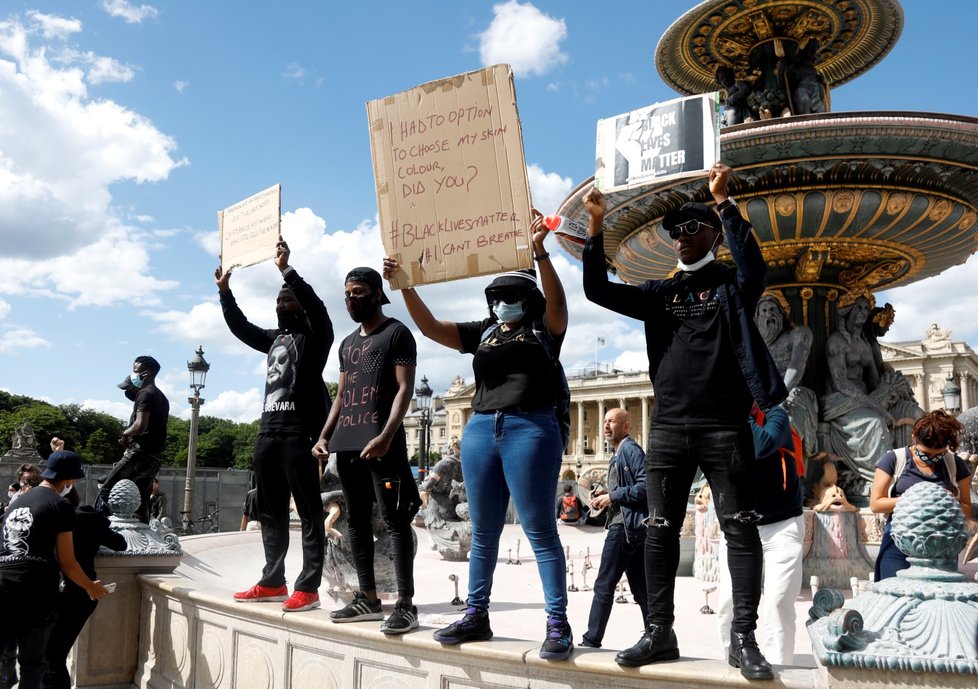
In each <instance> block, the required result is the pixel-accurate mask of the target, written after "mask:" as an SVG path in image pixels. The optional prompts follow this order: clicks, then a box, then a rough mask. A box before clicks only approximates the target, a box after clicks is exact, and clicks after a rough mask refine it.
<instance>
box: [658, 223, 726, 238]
mask: <svg viewBox="0 0 978 689" xmlns="http://www.w3.org/2000/svg"><path fill="white" fill-rule="evenodd" d="M704 227H709V228H710V229H711V230H716V228H715V227H713V225H709V224H707V223H705V222H701V221H699V220H687V221H686V222H681V223H676V225H675V226H673V227H671V228H669V239H679V238H680V237H682V236H683V233H684V232H685V233H686V234H688V235H689V236H690V237H692V236H693V235H694V234H696V233H697V232H699V231H700V230H701V229H702V228H704Z"/></svg>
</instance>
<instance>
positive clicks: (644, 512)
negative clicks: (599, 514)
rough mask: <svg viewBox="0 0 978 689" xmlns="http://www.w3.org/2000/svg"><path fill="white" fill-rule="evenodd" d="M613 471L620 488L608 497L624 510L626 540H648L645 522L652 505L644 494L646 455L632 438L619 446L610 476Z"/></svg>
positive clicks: (609, 471)
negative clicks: (646, 538)
mask: <svg viewBox="0 0 978 689" xmlns="http://www.w3.org/2000/svg"><path fill="white" fill-rule="evenodd" d="M612 472H614V474H615V476H616V477H617V479H618V481H617V483H618V487H617V488H615V489H614V490H613V491H611V492H610V493H608V497H610V498H611V501H612V502H614V503H615V504H616V505H618V507H619V508H620V509H621V519H622V522H623V523H624V525H625V539H626V540H627V541H628V542H629V543H641V542H642V541H644V540H645V519H646V518H647V517H648V516H649V504H648V501H647V500H646V495H645V452H644V451H643V450H642V448H641V447H640V446H639V444H638V443H637V442H635V441H634V440H632V438H631V437H630V436H626V437H625V439H624V440H622V441H621V443H620V444H619V445H618V450H617V451H616V452H615V454H614V455H613V456H612V458H611V461H610V462H609V463H608V473H609V474H611V473H612Z"/></svg>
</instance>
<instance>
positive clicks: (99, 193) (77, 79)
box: [0, 19, 186, 304]
mask: <svg viewBox="0 0 978 689" xmlns="http://www.w3.org/2000/svg"><path fill="white" fill-rule="evenodd" d="M37 39H38V33H37V32H36V31H32V30H31V29H30V28H29V27H27V26H25V25H24V24H22V23H20V22H19V21H17V20H15V19H8V20H5V21H0V93H2V94H3V98H0V243H2V244H3V246H4V251H3V257H2V258H0V294H2V293H7V294H23V293H34V294H41V295H46V296H59V295H60V296H66V297H67V298H68V299H69V300H71V301H72V302H73V303H74V304H108V303H113V302H115V301H120V300H128V301H134V302H136V303H152V302H153V300H154V299H155V298H156V297H155V292H156V291H158V290H160V289H168V288H170V287H172V286H173V284H172V283H167V282H161V281H158V280H156V279H154V278H153V277H152V276H151V275H150V274H149V271H148V268H149V262H150V260H149V258H150V257H149V254H148V249H147V247H145V246H144V245H143V243H142V240H143V239H144V237H142V236H141V233H140V232H138V231H137V230H135V229H134V228H130V227H127V226H126V225H124V224H123V222H122V221H121V220H120V218H119V217H117V215H116V214H115V212H114V211H113V209H112V205H111V201H112V197H111V194H110V191H109V188H110V186H111V185H112V184H115V183H118V182H120V181H124V180H133V181H136V182H146V181H160V180H163V179H166V178H167V176H168V175H169V173H170V172H171V171H172V170H173V169H175V168H176V167H178V166H180V165H182V164H184V163H185V162H186V161H178V160H175V159H174V158H173V157H172V155H171V154H172V152H173V150H174V149H175V148H176V142H175V141H173V139H171V138H170V137H168V136H166V135H165V134H163V133H162V132H160V131H159V130H158V129H157V128H156V127H155V126H154V125H153V124H152V122H150V121H149V120H148V119H146V118H145V117H143V116H141V115H139V114H138V113H136V112H133V111H132V110H130V109H128V108H126V107H124V106H122V105H120V104H119V103H116V102H114V101H112V100H106V99H101V100H94V99H92V98H90V97H89V95H88V91H87V87H86V78H88V79H89V80H91V81H93V82H96V81H103V80H107V79H119V78H125V77H126V74H127V72H126V70H129V69H131V68H128V67H125V66H123V65H121V64H120V63H118V62H116V61H115V60H112V59H111V58H103V57H101V56H98V55H95V54H94V53H91V52H85V53H80V52H78V51H74V50H72V49H67V50H49V48H50V46H48V45H46V44H45V43H44V42H43V41H40V42H39V43H38V44H36V45H35V41H36V40H37ZM49 55H50V56H51V57H50V58H49ZM86 74H87V75H88V76H87V77H86Z"/></svg>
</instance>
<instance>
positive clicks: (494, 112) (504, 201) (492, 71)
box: [367, 65, 533, 289]
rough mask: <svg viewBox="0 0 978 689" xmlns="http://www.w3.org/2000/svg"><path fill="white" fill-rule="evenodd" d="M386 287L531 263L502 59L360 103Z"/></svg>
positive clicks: (511, 93)
mask: <svg viewBox="0 0 978 689" xmlns="http://www.w3.org/2000/svg"><path fill="white" fill-rule="evenodd" d="M367 117H368V119H369V124H370V148H371V153H372V155H373V164H374V180H375V183H376V187H377V207H378V211H379V215H380V230H381V231H380V234H381V237H382V239H383V242H384V250H385V251H386V252H387V254H388V255H389V256H392V257H394V258H396V259H397V260H398V261H399V262H400V264H401V268H402V269H403V270H402V271H400V272H399V273H398V274H397V275H395V276H394V277H393V279H392V280H391V287H393V288H394V289H401V288H404V287H411V286H413V285H423V284H429V283H435V282H445V281H448V280H457V279H459V278H465V277H473V276H476V275H487V274H491V273H498V272H503V271H507V270H516V269H522V268H529V267H530V266H532V265H533V262H532V255H531V239H532V238H531V236H530V219H531V218H530V189H529V183H528V181H527V175H526V161H525V159H524V156H523V139H522V134H521V128H520V120H519V115H518V113H517V110H516V90H515V88H514V85H513V71H512V69H511V68H510V66H509V65H495V66H493V67H487V68H485V69H482V70H479V71H476V72H469V73H467V74H460V75H458V76H454V77H449V78H447V79H439V80H438V81H432V82H429V83H427V84H423V85H421V86H418V87H416V88H413V89H411V90H409V91H405V92H404V93H399V94H397V95H394V96H389V97H387V98H382V99H378V100H373V101H370V102H368V103H367Z"/></svg>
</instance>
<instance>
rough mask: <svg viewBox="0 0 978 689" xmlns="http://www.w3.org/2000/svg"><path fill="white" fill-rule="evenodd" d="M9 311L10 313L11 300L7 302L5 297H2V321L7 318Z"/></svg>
mask: <svg viewBox="0 0 978 689" xmlns="http://www.w3.org/2000/svg"><path fill="white" fill-rule="evenodd" d="M9 313H10V304H9V302H6V301H4V300H3V299H0V321H2V320H3V319H4V318H6V317H7V314H9Z"/></svg>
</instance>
